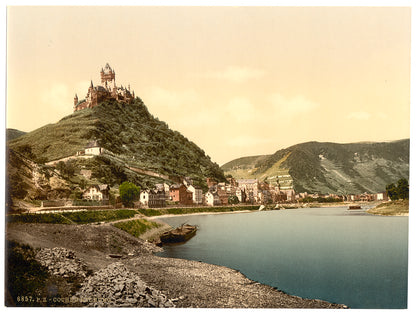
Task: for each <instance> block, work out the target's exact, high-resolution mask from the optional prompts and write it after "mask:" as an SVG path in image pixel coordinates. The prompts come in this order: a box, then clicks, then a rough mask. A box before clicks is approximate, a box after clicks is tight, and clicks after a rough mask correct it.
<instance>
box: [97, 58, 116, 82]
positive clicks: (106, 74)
mask: <svg viewBox="0 0 416 315" xmlns="http://www.w3.org/2000/svg"><path fill="white" fill-rule="evenodd" d="M100 74H101V84H102V85H104V86H107V84H108V83H113V84H114V86H115V81H116V73H115V71H113V69H111V67H110V65H109V64H108V63H107V64H106V65H105V67H104V68H101V72H100Z"/></svg>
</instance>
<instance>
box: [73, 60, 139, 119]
mask: <svg viewBox="0 0 416 315" xmlns="http://www.w3.org/2000/svg"><path fill="white" fill-rule="evenodd" d="M100 74H101V85H98V86H94V85H93V83H92V80H91V85H90V87H89V88H88V93H87V96H86V97H85V99H83V100H78V95H77V94H75V97H74V112H76V111H78V110H82V109H85V108H92V107H95V106H97V105H98V104H99V103H101V102H103V101H105V100H116V101H118V102H121V101H123V102H126V103H131V102H132V101H133V100H134V97H135V96H134V91H132V92H130V84H129V85H128V88H123V86H119V87H118V86H117V85H116V73H115V71H114V70H113V69H111V67H110V65H109V64H108V63H107V64H106V65H105V67H104V68H101V72H100Z"/></svg>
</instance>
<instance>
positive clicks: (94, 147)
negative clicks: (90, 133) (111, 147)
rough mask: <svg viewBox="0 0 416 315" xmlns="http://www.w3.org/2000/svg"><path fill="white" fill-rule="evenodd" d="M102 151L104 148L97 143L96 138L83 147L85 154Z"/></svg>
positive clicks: (97, 153) (95, 153) (94, 153)
mask: <svg viewBox="0 0 416 315" xmlns="http://www.w3.org/2000/svg"><path fill="white" fill-rule="evenodd" d="M103 152H104V149H103V148H101V147H100V146H99V145H98V142H97V141H96V140H94V141H91V142H89V143H88V144H87V146H86V147H85V154H86V155H100V154H101V153H103Z"/></svg>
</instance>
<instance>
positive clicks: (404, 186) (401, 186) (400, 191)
mask: <svg viewBox="0 0 416 315" xmlns="http://www.w3.org/2000/svg"><path fill="white" fill-rule="evenodd" d="M396 189H397V197H398V198H399V199H409V182H408V180H407V179H406V178H401V179H399V181H398V182H397V188H396Z"/></svg>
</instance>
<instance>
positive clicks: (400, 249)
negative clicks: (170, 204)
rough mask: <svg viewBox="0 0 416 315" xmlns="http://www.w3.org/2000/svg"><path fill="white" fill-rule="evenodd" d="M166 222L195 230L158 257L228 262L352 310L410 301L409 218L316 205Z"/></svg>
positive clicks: (274, 283)
mask: <svg viewBox="0 0 416 315" xmlns="http://www.w3.org/2000/svg"><path fill="white" fill-rule="evenodd" d="M163 221H165V222H167V223H168V224H170V225H172V226H178V225H180V224H182V223H185V222H186V223H189V224H196V225H198V226H199V230H198V232H197V234H196V236H195V237H193V238H192V239H191V240H189V241H188V242H187V243H185V244H182V245H171V246H164V249H165V251H164V252H163V253H160V254H159V255H160V256H164V257H176V258H185V259H190V260H198V261H203V262H207V263H211V264H217V265H222V266H227V267H230V268H233V269H237V270H240V271H241V272H242V273H243V274H245V275H246V276H247V277H248V278H250V279H252V280H255V281H258V282H261V283H264V284H268V285H271V286H274V287H277V288H278V289H280V290H283V291H285V292H286V293H289V294H292V295H297V296H301V297H304V298H317V299H322V300H326V301H330V302H334V303H342V304H346V305H348V306H349V307H351V308H406V307H407V257H408V256H407V246H408V217H381V216H373V215H368V214H365V213H357V212H355V213H354V214H351V213H348V212H347V210H346V208H320V209H296V210H281V211H262V212H252V213H240V214H222V215H200V216H185V217H172V218H165V219H163Z"/></svg>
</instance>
